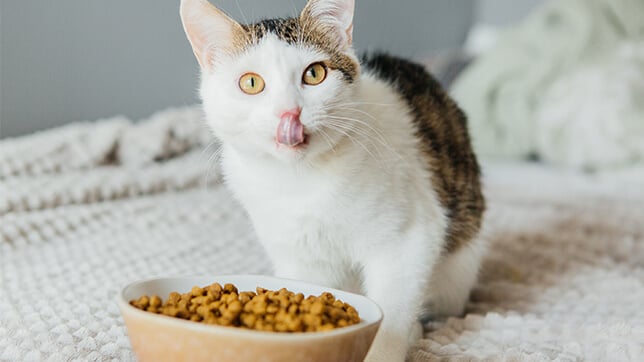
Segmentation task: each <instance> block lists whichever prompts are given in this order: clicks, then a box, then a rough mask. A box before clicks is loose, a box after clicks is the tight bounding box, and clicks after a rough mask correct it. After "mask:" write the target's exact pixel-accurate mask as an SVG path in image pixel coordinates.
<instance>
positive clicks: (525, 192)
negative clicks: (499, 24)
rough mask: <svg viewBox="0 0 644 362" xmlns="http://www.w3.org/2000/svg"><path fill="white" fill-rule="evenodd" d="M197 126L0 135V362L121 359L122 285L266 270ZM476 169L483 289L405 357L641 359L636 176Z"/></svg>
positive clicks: (641, 246) (643, 332) (641, 196)
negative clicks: (485, 208)
mask: <svg viewBox="0 0 644 362" xmlns="http://www.w3.org/2000/svg"><path fill="white" fill-rule="evenodd" d="M200 117H201V115H200V113H199V112H198V111H196V110H195V109H191V108H188V109H179V110H169V111H166V112H163V113H160V114H157V115H155V116H153V117H152V118H151V119H148V120H145V121H142V122H140V123H138V124H132V123H131V122H130V121H128V120H125V119H110V120H103V121H99V122H96V123H87V124H73V125H70V126H67V127H64V128H58V129H54V130H50V131H46V132H43V133H39V134H35V135H31V136H27V137H23V138H17V139H8V140H3V141H1V142H0V361H15V360H21V361H40V360H51V361H67V360H82V361H87V360H92V361H108V360H118V361H127V360H133V359H134V356H133V354H132V352H131V349H130V345H129V341H128V340H127V336H126V331H125V328H124V326H123V322H122V320H121V318H120V316H119V312H118V309H117V306H116V303H115V295H116V293H117V292H118V291H119V290H120V288H121V287H122V286H123V285H125V284H127V283H129V282H131V281H134V280H137V279H142V278H150V277H156V276H173V275H190V274H228V273H270V270H271V269H270V264H269V262H268V260H267V258H266V256H265V254H264V251H263V250H262V248H261V246H260V245H259V244H258V242H257V240H256V238H255V235H254V234H253V231H252V229H251V225H250V223H249V221H248V220H247V218H246V216H245V214H244V212H243V211H242V210H241V208H240V207H239V205H237V204H236V203H235V202H234V201H233V200H232V199H231V197H230V195H229V193H228V192H227V190H226V189H225V188H224V187H223V185H222V183H221V178H220V175H219V172H218V169H217V166H216V157H211V156H212V155H214V153H215V151H216V149H217V146H216V144H214V143H210V142H211V140H210V139H209V137H208V135H207V132H205V130H204V127H203V126H202V125H201V123H200ZM207 146H208V147H207ZM483 166H484V167H483V168H484V172H485V178H484V180H485V193H486V196H487V198H488V203H489V212H488V214H487V218H486V220H485V226H484V232H485V235H486V238H487V240H488V241H489V245H490V251H489V253H488V255H487V256H486V258H485V260H484V265H483V270H482V272H481V277H480V282H479V283H478V284H477V286H476V288H475V289H474V291H473V293H472V297H471V300H470V303H469V304H468V307H467V314H466V315H465V316H464V317H460V318H450V319H448V320H438V321H433V322H430V323H428V324H427V325H426V326H425V335H424V338H423V339H422V340H420V341H419V342H418V343H417V345H416V346H415V347H413V348H412V349H411V351H410V354H409V360H411V361H434V360H449V361H470V360H479V359H486V360H490V361H492V360H522V361H525V360H535V361H543V360H557V361H577V360H588V361H592V360H596V361H605V360H612V361H621V360H633V361H636V360H639V361H641V360H643V359H644V311H642V308H641V306H642V301H644V224H642V222H641V221H642V219H643V218H644V208H642V206H641V205H642V202H643V201H644V192H643V189H644V188H642V187H641V186H642V185H643V183H642V182H640V181H638V180H637V179H636V178H634V177H631V175H621V176H619V175H618V176H616V175H615V174H606V175H583V174H578V173H572V172H565V171H560V170H555V169H548V168H546V167H544V166H540V165H537V164H520V163H516V164H501V163H490V162H484V163H483ZM206 179H207V182H206Z"/></svg>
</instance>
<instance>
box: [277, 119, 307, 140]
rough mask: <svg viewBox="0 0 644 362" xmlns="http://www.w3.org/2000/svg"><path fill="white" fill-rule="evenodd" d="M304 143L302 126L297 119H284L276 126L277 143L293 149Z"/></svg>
mask: <svg viewBox="0 0 644 362" xmlns="http://www.w3.org/2000/svg"><path fill="white" fill-rule="evenodd" d="M302 142H304V126H302V123H301V122H300V121H299V120H298V119H297V117H284V118H282V121H281V122H280V124H279V126H277V143H279V144H282V145H285V146H289V147H293V146H297V145H299V144H300V143H302Z"/></svg>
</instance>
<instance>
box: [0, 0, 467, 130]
mask: <svg viewBox="0 0 644 362" xmlns="http://www.w3.org/2000/svg"><path fill="white" fill-rule="evenodd" d="M212 1H213V2H214V3H217V4H219V5H220V6H221V7H222V8H223V9H224V10H226V11H227V12H229V13H230V14H231V15H232V16H233V17H235V18H236V19H239V20H243V19H244V18H246V19H248V20H249V21H252V20H255V19H258V18H262V17H271V16H284V15H293V14H296V13H297V12H299V9H301V7H302V6H303V5H304V3H305V2H306V1H305V0H212ZM357 3H358V4H357V12H356V20H355V43H356V45H357V47H358V48H359V49H385V50H388V51H391V52H394V53H397V54H401V55H405V56H411V57H420V56H423V55H426V54H427V53H430V52H432V51H436V50H439V49H445V48H455V47H458V46H459V45H460V44H461V43H462V42H463V40H464V39H465V36H466V34H467V30H468V29H469V26H470V25H471V23H472V22H473V20H474V17H475V6H474V0H440V1H439V0H437V1H423V0H414V1H411V0H406V1H400V2H398V1H391V0H359V1H357ZM178 4H179V1H178V0H172V1H170V0H163V1H159V0H136V1H133V0H111V1H87V0H57V1H45V0H39V1H38V0H2V1H0V137H11V136H16V135H21V134H26V133H29V132H33V131H35V130H39V129H43V128H49V127H53V126H56V125H60V124H63V123H66V122H70V121H78V120H93V119H98V118H101V117H109V116H113V115H116V114H123V115H125V116H128V117H130V118H133V119H137V118H141V117H145V116H147V115H149V114H151V113H152V112H154V111H156V110H159V109H162V108H165V107H169V106H183V105H189V104H193V103H195V102H197V97H196V86H197V75H198V68H197V63H196V61H195V60H194V59H193V56H192V51H191V50H190V48H189V46H188V42H187V40H186V39H185V37H184V34H183V30H182V28H181V24H180V21H179V17H178ZM238 4H239V5H238ZM240 11H241V12H243V15H242V14H241V13H240Z"/></svg>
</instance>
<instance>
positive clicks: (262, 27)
mask: <svg viewBox="0 0 644 362" xmlns="http://www.w3.org/2000/svg"><path fill="white" fill-rule="evenodd" d="M241 29H242V30H243V32H242V31H239V32H237V34H235V48H237V49H239V50H243V49H245V48H247V47H249V46H252V45H256V44H257V43H258V42H259V41H260V40H261V39H262V38H263V37H265V36H266V35H268V34H269V33H270V34H274V35H276V36H277V37H278V38H279V39H281V40H283V41H285V42H287V43H289V44H306V45H311V46H313V47H315V48H318V49H320V50H322V51H323V52H325V53H326V54H328V56H329V59H328V60H327V61H326V62H325V64H326V66H327V67H329V68H330V69H334V70H338V71H340V72H341V73H342V75H343V77H344V79H345V80H346V81H347V82H349V83H352V82H353V81H354V79H356V77H358V74H359V69H360V67H359V65H358V63H357V62H356V60H355V59H353V58H351V57H349V56H347V55H345V54H343V53H341V52H339V51H338V49H337V46H336V45H335V44H334V42H333V41H332V40H331V38H330V37H329V36H326V35H324V34H326V33H327V32H328V31H330V29H326V28H325V27H324V26H322V25H320V24H318V23H316V22H315V21H314V20H309V18H307V17H306V16H304V17H302V18H286V19H266V20H262V21H259V22H257V23H254V24H248V25H241Z"/></svg>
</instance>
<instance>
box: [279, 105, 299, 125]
mask: <svg viewBox="0 0 644 362" xmlns="http://www.w3.org/2000/svg"><path fill="white" fill-rule="evenodd" d="M301 113H302V108H300V107H297V108H291V109H287V110H285V111H283V112H282V113H281V114H280V120H282V121H283V120H284V119H292V120H296V121H298V122H299V121H300V114H301Z"/></svg>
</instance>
